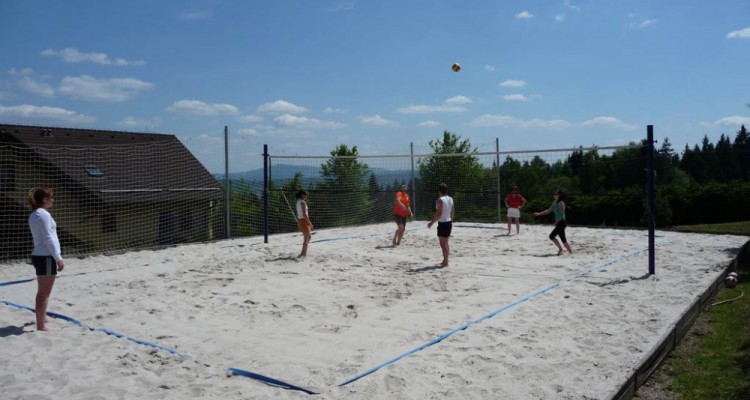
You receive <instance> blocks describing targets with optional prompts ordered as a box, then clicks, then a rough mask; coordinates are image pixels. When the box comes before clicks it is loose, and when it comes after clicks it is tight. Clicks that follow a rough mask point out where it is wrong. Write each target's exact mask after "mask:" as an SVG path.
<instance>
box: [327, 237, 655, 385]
mask: <svg viewBox="0 0 750 400" xmlns="http://www.w3.org/2000/svg"><path fill="white" fill-rule="evenodd" d="M645 251H648V248H645V249H641V250H636V251H633V252H630V253H628V254H626V255H625V256H622V257H620V258H617V259H614V260H610V261H608V262H606V263H604V264H600V265H597V266H594V267H592V268H589V269H588V270H586V271H583V272H580V273H578V274H576V275H574V276H572V277H570V278H567V279H563V280H561V281H559V282H557V283H554V284H552V285H550V286H547V287H546V288H544V289H541V290H538V291H536V292H534V293H532V294H530V295H527V296H525V297H523V298H520V299H518V300H516V301H514V302H512V303H510V304H508V305H506V306H503V307H502V308H500V309H498V310H495V311H493V312H491V313H489V314H487V315H485V316H483V317H481V318H479V319H476V320H474V321H471V322H469V323H467V324H465V325H463V326H460V327H458V328H456V329H453V330H452V331H449V332H446V333H444V334H442V335H440V336H438V337H437V338H435V339H432V340H430V341H429V342H427V343H425V344H422V345H420V346H418V347H416V348H414V349H411V350H409V351H407V352H405V353H403V354H401V355H399V356H397V357H395V358H392V359H390V360H388V361H386V362H384V363H382V364H380V365H378V366H376V367H373V368H371V369H369V370H367V371H365V372H362V373H359V374H357V375H355V376H353V377H351V378H349V379H347V380H345V381H343V382H341V383H339V384H338V385H336V386H338V387H341V386H345V385H348V384H350V383H352V382H354V381H356V380H359V379H361V378H364V377H365V376H367V375H370V374H372V373H373V372H376V371H378V370H379V369H381V368H383V367H386V366H388V365H391V364H393V363H395V362H396V361H398V360H401V359H402V358H405V357H407V356H410V355H412V354H414V353H416V352H418V351H420V350H423V349H425V348H427V347H430V346H432V345H434V344H436V343H438V342H441V341H442V340H443V339H446V338H449V337H451V336H453V335H454V334H456V333H458V332H460V331H463V330H465V329H467V328H469V327H470V326H472V325H476V324H478V323H480V322H482V321H484V320H487V319H490V318H492V317H494V316H495V315H497V314H500V313H502V312H504V311H506V310H508V309H510V308H513V307H515V306H517V305H519V304H523V303H525V302H527V301H529V300H531V299H533V298H535V297H538V296H541V295H542V294H544V293H547V292H549V291H550V290H552V289H555V288H557V287H558V286H560V285H561V284H563V283H565V282H569V281H572V280H574V279H577V278H580V277H582V276H585V275H587V274H590V273H591V272H594V271H597V270H600V269H603V268H606V267H608V266H610V265H612V264H615V263H617V262H620V261H622V260H625V259H628V258H630V257H633V256H635V255H637V254H640V253H643V252H645Z"/></svg>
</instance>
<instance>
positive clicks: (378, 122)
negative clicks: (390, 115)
mask: <svg viewBox="0 0 750 400" xmlns="http://www.w3.org/2000/svg"><path fill="white" fill-rule="evenodd" d="M359 120H360V122H362V123H363V124H365V125H373V126H398V124H397V123H396V122H394V121H389V120H387V119H385V118H383V117H381V116H380V115H373V116H370V117H367V116H361V117H359Z"/></svg>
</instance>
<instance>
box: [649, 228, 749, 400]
mask: <svg viewBox="0 0 750 400" xmlns="http://www.w3.org/2000/svg"><path fill="white" fill-rule="evenodd" d="M674 230H675V231H680V232H695V233H716V234H736V235H750V221H747V222H734V223H727V224H712V225H689V226H680V227H675V228H674ZM740 296H741V297H740ZM727 300H729V301H727ZM722 301H727V302H725V303H723V304H717V305H710V306H708V307H707V308H706V309H705V310H703V311H702V312H701V314H700V315H699V316H698V318H697V319H696V321H695V322H694V324H693V326H692V327H691V328H690V331H689V332H688V334H687V335H686V336H685V337H684V338H683V339H682V341H681V342H680V343H679V344H678V345H677V347H676V348H675V350H674V351H673V352H672V353H671V354H670V355H669V357H668V358H667V359H666V361H665V362H664V364H663V365H662V366H661V367H660V369H659V370H658V371H657V372H656V373H655V374H654V375H653V376H652V377H651V378H650V379H649V380H648V382H646V384H645V385H644V386H643V387H641V388H640V389H639V390H638V398H639V399H654V400H656V399H658V400H667V399H669V400H748V399H750V275H748V274H746V273H745V274H741V275H740V282H739V284H737V286H736V287H735V288H732V289H730V288H724V287H722V288H721V289H720V290H719V292H718V293H717V295H716V297H715V298H714V299H712V300H711V304H716V303H719V302H722Z"/></svg>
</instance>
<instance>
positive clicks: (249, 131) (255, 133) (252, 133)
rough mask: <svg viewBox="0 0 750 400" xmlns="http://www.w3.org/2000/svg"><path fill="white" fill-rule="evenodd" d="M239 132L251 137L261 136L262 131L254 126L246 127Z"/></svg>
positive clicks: (238, 132) (241, 134)
mask: <svg viewBox="0 0 750 400" xmlns="http://www.w3.org/2000/svg"><path fill="white" fill-rule="evenodd" d="M237 134H238V135H240V136H250V137H258V136H260V133H258V131H256V130H255V129H252V128H244V129H240V130H238V131H237Z"/></svg>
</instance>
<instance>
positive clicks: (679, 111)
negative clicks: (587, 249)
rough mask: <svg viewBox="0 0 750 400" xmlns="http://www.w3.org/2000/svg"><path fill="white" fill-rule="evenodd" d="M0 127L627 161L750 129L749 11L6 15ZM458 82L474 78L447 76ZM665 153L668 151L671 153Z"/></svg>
mask: <svg viewBox="0 0 750 400" xmlns="http://www.w3.org/2000/svg"><path fill="white" fill-rule="evenodd" d="M0 15H3V16H4V17H5V18H3V23H2V24H0V123H6V124H23V125H43V126H53V127H76V128H85V129H102V130H117V131H129V132H151V133H164V134H171V135H176V136H177V137H179V138H180V140H181V141H182V142H183V143H185V145H186V146H187V147H188V148H189V149H190V150H191V151H192V152H193V153H194V154H196V156H197V157H198V158H199V159H200V160H201V161H203V162H204V165H207V167H208V168H209V169H210V170H212V172H215V171H213V170H215V169H216V168H217V165H223V164H222V163H220V162H219V161H220V160H221V159H222V157H223V154H224V147H223V146H224V145H223V135H224V133H223V132H224V127H225V126H226V127H227V128H228V132H229V138H230V140H229V148H230V165H231V167H230V170H231V171H232V172H237V171H244V170H248V169H255V168H258V167H260V166H262V157H261V156H260V155H261V153H262V146H263V145H264V144H267V145H268V146H269V153H271V154H274V155H290V156H297V155H312V156H325V155H329V154H330V152H331V150H333V149H334V148H336V147H337V146H338V145H340V144H346V145H347V146H349V147H352V146H357V149H358V151H359V154H361V155H380V154H387V155H390V154H409V153H410V151H411V146H413V148H414V152H415V153H416V154H427V153H430V152H431V148H430V146H429V142H430V140H434V139H441V138H442V135H443V131H445V130H447V131H450V132H452V133H454V134H456V135H458V136H460V137H461V138H466V139H469V140H470V141H471V144H472V145H473V146H474V147H476V148H478V150H479V151H495V146H496V141H497V142H499V145H500V150H501V151H505V150H510V151H517V150H535V149H555V148H569V147H578V146H584V147H587V146H592V145H598V146H616V145H625V144H628V143H629V142H631V141H639V140H641V139H643V138H645V135H646V126H647V125H654V132H655V137H656V139H657V140H658V141H659V142H661V141H663V139H664V138H668V139H669V141H670V142H671V143H672V145H673V148H675V150H677V151H678V152H680V151H681V150H682V149H683V148H684V147H685V145H686V144H689V145H690V146H691V147H692V146H694V145H695V144H699V143H700V142H701V140H702V139H703V137H704V136H707V137H708V138H709V139H710V140H711V141H712V142H714V143H715V142H716V141H717V140H718V138H719V137H720V135H722V134H725V135H728V136H729V137H730V138H732V139H734V137H735V135H736V132H737V131H738V130H739V129H740V126H741V125H742V124H744V125H745V126H746V127H750V106H748V103H750V1H748V0H717V1H704V0H682V1H679V2H676V1H653V0H503V1H501V0H492V1H490V0H471V1H468V0H456V1H453V0H447V1H441V0H368V1H365V0H352V1H339V0H266V1H256V0H247V1H240V0H201V1H199V0H180V1H176V0H159V1H153V0H129V1H94V0H85V1H84V0H70V1H57V0H1V1H0ZM453 63H459V64H460V65H461V70H460V71H459V72H453V71H452V69H451V66H452V64H453ZM657 146H659V143H657Z"/></svg>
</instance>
